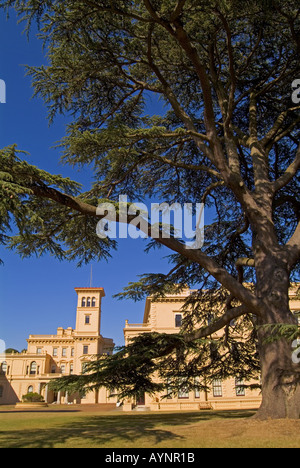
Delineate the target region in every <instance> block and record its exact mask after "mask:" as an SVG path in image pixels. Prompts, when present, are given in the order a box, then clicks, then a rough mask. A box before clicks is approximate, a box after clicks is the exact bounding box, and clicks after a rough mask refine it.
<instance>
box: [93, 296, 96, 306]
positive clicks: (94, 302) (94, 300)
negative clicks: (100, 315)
mask: <svg viewBox="0 0 300 468" xmlns="http://www.w3.org/2000/svg"><path fill="white" fill-rule="evenodd" d="M92 307H96V298H95V297H93V298H92Z"/></svg>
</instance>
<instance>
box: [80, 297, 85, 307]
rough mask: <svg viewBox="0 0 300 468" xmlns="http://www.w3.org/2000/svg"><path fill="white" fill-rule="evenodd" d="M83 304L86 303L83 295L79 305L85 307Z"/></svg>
mask: <svg viewBox="0 0 300 468" xmlns="http://www.w3.org/2000/svg"><path fill="white" fill-rule="evenodd" d="M85 304H86V302H85V297H83V298H82V299H81V307H85Z"/></svg>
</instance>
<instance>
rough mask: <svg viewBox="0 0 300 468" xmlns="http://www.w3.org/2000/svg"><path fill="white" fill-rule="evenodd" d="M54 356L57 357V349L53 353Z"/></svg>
mask: <svg viewBox="0 0 300 468" xmlns="http://www.w3.org/2000/svg"><path fill="white" fill-rule="evenodd" d="M52 355H53V356H54V357H56V356H57V348H53V353H52Z"/></svg>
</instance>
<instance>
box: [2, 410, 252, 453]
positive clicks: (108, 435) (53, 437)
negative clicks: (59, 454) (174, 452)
mask: <svg viewBox="0 0 300 468" xmlns="http://www.w3.org/2000/svg"><path fill="white" fill-rule="evenodd" d="M253 414H254V412H250V411H247V412H246V411H225V412H217V411H216V412H203V413H202V412H201V413H178V414H177V413H176V414H174V413H159V414H158V413H152V414H145V415H141V414H126V413H125V414H118V415H105V414H104V415H103V414H102V415H88V414H85V415H84V417H80V418H76V416H74V414H73V415H70V418H71V419H69V418H68V420H67V419H64V420H61V421H60V420H57V422H56V423H55V424H53V423H51V420H49V423H47V415H46V414H45V418H44V419H43V424H42V426H41V427H31V428H29V429H28V430H24V429H23V430H8V431H0V447H2V448H59V447H61V448H67V447H71V448H76V447H79V448H85V447H87V448H88V447H95V448H101V447H105V448H120V447H125V448H126V447H127V446H128V447H129V446H130V447H136V448H140V447H141V446H143V447H155V445H157V444H161V443H164V442H168V443H170V442H173V443H174V444H175V446H176V442H178V443H179V442H180V441H183V440H184V437H182V436H179V435H177V434H175V433H174V432H173V431H172V428H175V427H176V426H188V425H192V424H196V423H198V422H201V421H209V420H214V419H216V420H217V419H223V420H224V419H226V420H228V419H237V418H247V417H251V416H253ZM62 417H63V416H62ZM164 426H167V427H165V428H164ZM140 444H141V445H140Z"/></svg>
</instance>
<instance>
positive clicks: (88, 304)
mask: <svg viewBox="0 0 300 468" xmlns="http://www.w3.org/2000/svg"><path fill="white" fill-rule="evenodd" d="M86 306H87V307H91V298H90V297H88V298H87V300H86Z"/></svg>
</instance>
